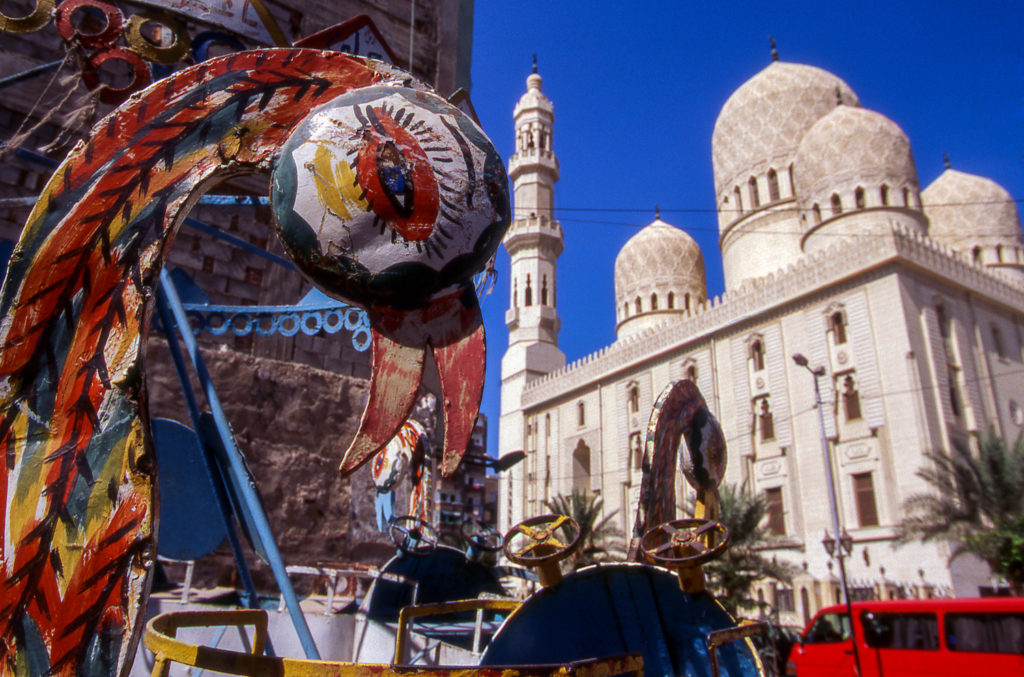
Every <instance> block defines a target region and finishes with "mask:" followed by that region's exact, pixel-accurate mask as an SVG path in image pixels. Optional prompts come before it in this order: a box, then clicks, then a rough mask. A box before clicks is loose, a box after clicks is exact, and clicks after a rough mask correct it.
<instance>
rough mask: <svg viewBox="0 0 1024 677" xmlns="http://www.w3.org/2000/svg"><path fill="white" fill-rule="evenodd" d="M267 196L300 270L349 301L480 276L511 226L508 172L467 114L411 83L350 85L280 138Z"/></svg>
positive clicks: (392, 299)
mask: <svg viewBox="0 0 1024 677" xmlns="http://www.w3.org/2000/svg"><path fill="white" fill-rule="evenodd" d="M271 198H272V202H273V206H274V216H275V221H276V223H277V228H278V232H279V234H280V235H281V239H282V241H283V242H284V244H285V247H286V248H287V249H288V250H289V252H290V253H291V254H292V256H293V258H295V260H296V262H297V263H298V264H299V266H300V267H301V268H302V269H303V270H304V271H305V272H306V273H307V274H309V275H310V276H311V277H312V278H313V279H314V281H315V282H317V284H319V285H320V286H321V287H323V288H324V289H325V290H326V291H328V292H333V293H335V294H336V295H340V296H343V297H345V298H347V299H349V300H352V301H355V302H357V303H362V304H369V303H385V304H389V305H393V306H397V307H411V306H415V305H419V304H422V303H423V302H424V301H426V300H428V299H429V298H431V297H435V296H438V295H441V294H444V293H447V292H448V291H450V290H451V289H453V288H454V287H456V286H458V285H460V284H462V283H465V282H466V281H467V280H469V279H470V278H471V277H472V276H473V275H474V274H475V273H477V272H479V271H480V270H481V269H482V268H483V266H484V265H485V263H486V262H487V260H488V259H489V258H490V256H491V254H493V253H494V250H495V249H496V248H497V246H498V244H499V243H500V242H501V237H502V235H503V234H504V231H505V229H506V228H507V227H508V223H509V199H508V178H507V176H506V174H505V169H504V166H503V163H502V162H501V159H500V158H499V157H498V155H497V152H496V151H495V150H494V147H493V146H492V145H491V143H490V141H489V140H488V139H487V137H486V136H484V134H483V132H481V131H480V129H479V127H477V126H476V124H475V123H473V122H472V121H471V120H470V119H469V118H468V117H466V116H465V114H463V113H462V112H461V111H459V110H458V109H457V108H455V107H454V106H452V105H450V104H449V103H448V102H446V101H444V100H443V99H441V98H439V97H437V96H435V95H433V94H429V93H426V92H423V91H420V90H413V89H406V88H402V87H387V86H376V87H367V88H363V89H358V90H354V91H352V92H349V93H347V94H343V95H342V96H340V97H338V98H337V99H335V100H334V101H332V102H330V103H328V104H326V105H324V106H322V107H320V108H318V109H316V110H315V111H313V112H312V113H311V114H310V115H309V116H308V117H307V118H306V120H305V121H304V122H303V123H302V124H301V125H299V127H298V128H296V130H295V132H293V133H292V136H291V137H290V138H289V140H288V142H287V143H286V144H285V145H284V148H283V149H282V153H281V156H280V158H279V159H278V162H277V165H276V166H275V168H274V174H273V180H272V184H271Z"/></svg>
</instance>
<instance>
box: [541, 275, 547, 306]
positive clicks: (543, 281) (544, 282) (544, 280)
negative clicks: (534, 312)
mask: <svg viewBox="0 0 1024 677" xmlns="http://www.w3.org/2000/svg"><path fill="white" fill-rule="evenodd" d="M540 304H541V305H542V306H546V305H547V304H548V276H547V275H545V276H544V277H542V278H541V282H540Z"/></svg>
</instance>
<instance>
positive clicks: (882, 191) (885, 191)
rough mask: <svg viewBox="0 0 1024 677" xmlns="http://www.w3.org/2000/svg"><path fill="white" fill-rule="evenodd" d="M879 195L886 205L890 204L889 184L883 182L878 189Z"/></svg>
mask: <svg viewBox="0 0 1024 677" xmlns="http://www.w3.org/2000/svg"><path fill="white" fill-rule="evenodd" d="M878 197H879V198H880V199H881V202H882V204H883V205H885V206H889V186H887V185H886V184H884V183H883V184H882V187H881V188H879V189H878Z"/></svg>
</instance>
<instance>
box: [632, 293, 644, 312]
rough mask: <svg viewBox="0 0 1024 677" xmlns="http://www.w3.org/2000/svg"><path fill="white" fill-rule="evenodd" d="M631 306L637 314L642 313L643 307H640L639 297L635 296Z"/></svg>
mask: <svg viewBox="0 0 1024 677" xmlns="http://www.w3.org/2000/svg"><path fill="white" fill-rule="evenodd" d="M633 306H634V307H635V308H636V312H637V314H639V313H641V312H643V306H641V305H640V297H639V296H637V297H636V300H635V301H633Z"/></svg>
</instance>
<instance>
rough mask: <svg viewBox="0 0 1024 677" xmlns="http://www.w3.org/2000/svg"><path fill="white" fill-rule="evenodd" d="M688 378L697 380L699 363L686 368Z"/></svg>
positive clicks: (693, 380) (688, 379)
mask: <svg viewBox="0 0 1024 677" xmlns="http://www.w3.org/2000/svg"><path fill="white" fill-rule="evenodd" d="M686 380H687V381H692V382H694V383H696V382H697V365H695V364H691V365H690V366H688V367H687V368H686Z"/></svg>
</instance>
